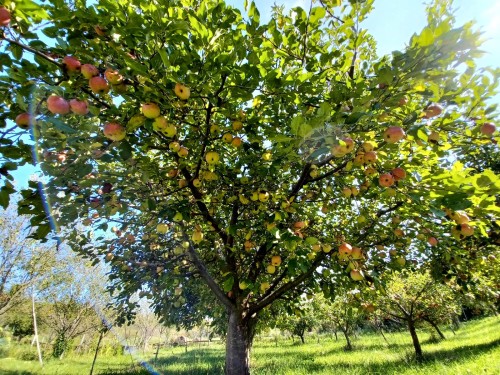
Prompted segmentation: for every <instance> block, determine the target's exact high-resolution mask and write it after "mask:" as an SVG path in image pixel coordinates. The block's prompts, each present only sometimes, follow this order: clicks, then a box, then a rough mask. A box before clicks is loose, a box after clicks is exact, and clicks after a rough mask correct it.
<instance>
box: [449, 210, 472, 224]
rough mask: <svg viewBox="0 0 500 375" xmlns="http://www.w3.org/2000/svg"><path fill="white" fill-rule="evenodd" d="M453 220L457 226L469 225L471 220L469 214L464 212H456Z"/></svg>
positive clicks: (453, 214) (452, 215)
mask: <svg viewBox="0 0 500 375" xmlns="http://www.w3.org/2000/svg"><path fill="white" fill-rule="evenodd" d="M451 218H452V219H453V220H455V222H456V223H457V224H459V225H460V224H467V223H468V222H469V221H470V219H469V217H468V216H467V214H466V213H465V212H463V211H455V212H453V213H452V214H451Z"/></svg>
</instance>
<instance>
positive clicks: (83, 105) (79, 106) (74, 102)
mask: <svg viewBox="0 0 500 375" xmlns="http://www.w3.org/2000/svg"><path fill="white" fill-rule="evenodd" d="M69 106H70V107H71V112H73V113H75V114H77V115H82V116H83V115H86V114H87V113H89V108H88V106H87V102H86V101H84V100H78V99H71V100H70V101H69Z"/></svg>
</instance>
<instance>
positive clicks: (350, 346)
mask: <svg viewBox="0 0 500 375" xmlns="http://www.w3.org/2000/svg"><path fill="white" fill-rule="evenodd" d="M342 332H344V336H345V340H346V341H347V344H346V346H345V348H346V349H347V350H352V344H351V340H350V339H349V335H348V334H347V330H342Z"/></svg>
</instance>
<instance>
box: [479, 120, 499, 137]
mask: <svg viewBox="0 0 500 375" xmlns="http://www.w3.org/2000/svg"><path fill="white" fill-rule="evenodd" d="M495 130H497V128H496V126H495V124H493V123H492V122H485V123H484V124H483V125H482V126H481V128H480V131H481V134H484V135H492V134H493V133H494V132H495Z"/></svg>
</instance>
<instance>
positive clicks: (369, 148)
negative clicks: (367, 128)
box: [362, 141, 377, 152]
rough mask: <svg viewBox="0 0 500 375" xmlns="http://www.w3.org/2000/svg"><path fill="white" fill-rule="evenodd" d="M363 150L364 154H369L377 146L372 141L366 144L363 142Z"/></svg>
mask: <svg viewBox="0 0 500 375" xmlns="http://www.w3.org/2000/svg"><path fill="white" fill-rule="evenodd" d="M362 147H363V150H364V151H365V152H370V151H373V150H375V147H377V144H376V143H375V142H373V141H366V142H363V145H362Z"/></svg>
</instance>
